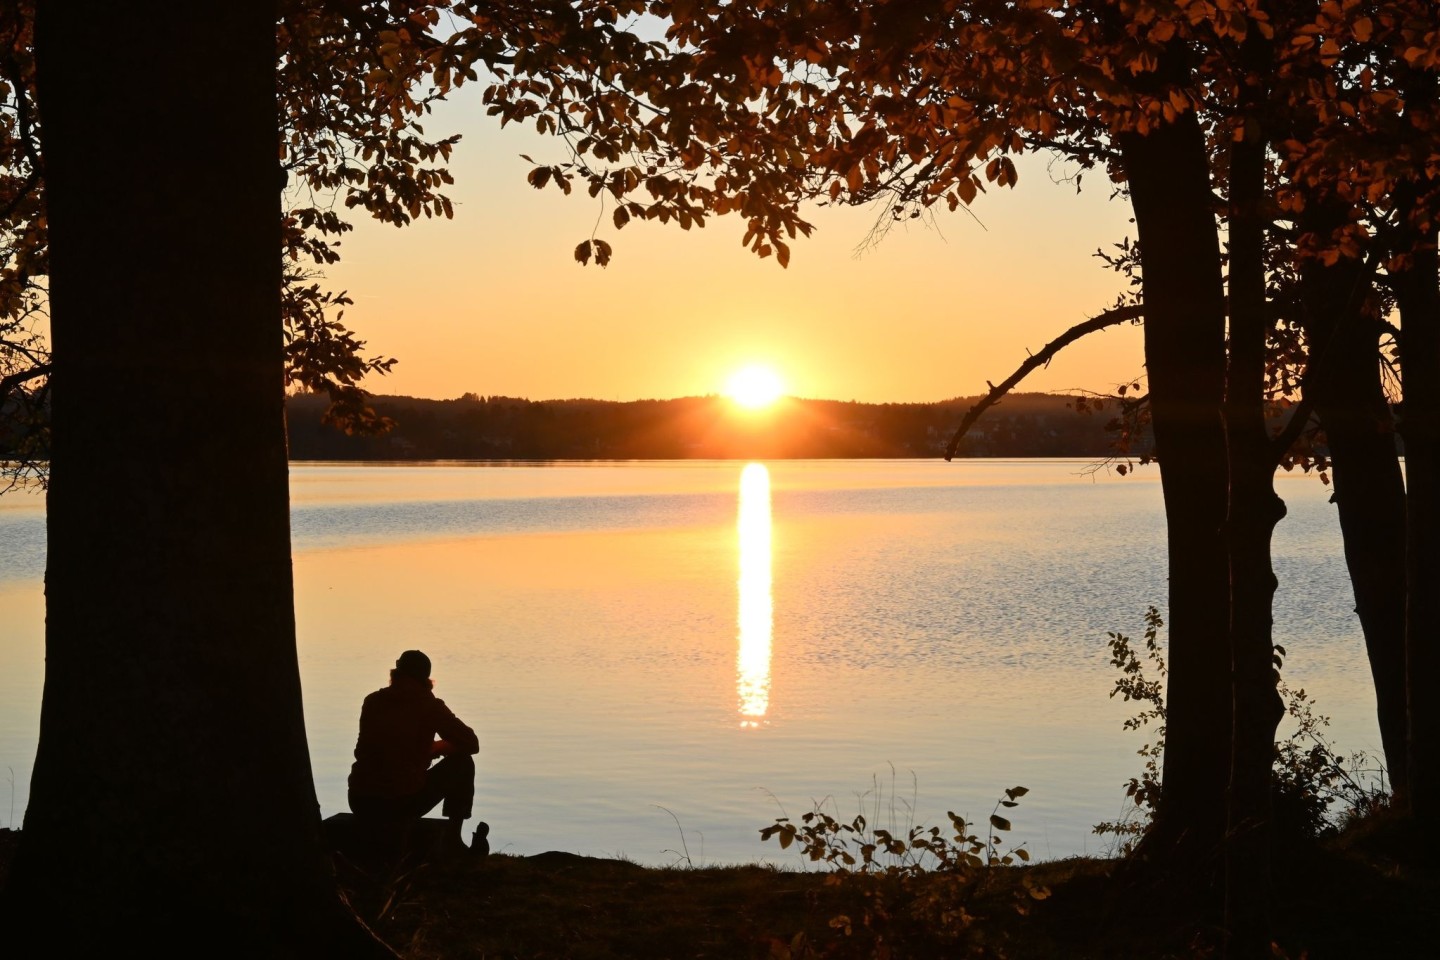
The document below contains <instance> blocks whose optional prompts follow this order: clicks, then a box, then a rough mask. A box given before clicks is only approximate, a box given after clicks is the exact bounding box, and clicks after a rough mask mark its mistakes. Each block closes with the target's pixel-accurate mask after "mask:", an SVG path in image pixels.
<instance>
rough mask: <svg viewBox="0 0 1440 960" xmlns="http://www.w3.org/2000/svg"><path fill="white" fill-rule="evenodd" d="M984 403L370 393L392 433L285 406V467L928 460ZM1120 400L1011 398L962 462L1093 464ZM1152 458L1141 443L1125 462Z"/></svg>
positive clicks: (1106, 444)
mask: <svg viewBox="0 0 1440 960" xmlns="http://www.w3.org/2000/svg"><path fill="white" fill-rule="evenodd" d="M979 399H980V398H979V397H958V398H955V399H951V400H945V401H941V402H938V403H884V404H877V403H858V402H853V401H836V400H803V399H796V398H785V399H782V400H780V401H778V402H776V403H775V404H774V405H772V406H770V407H767V408H764V409H761V410H743V409H740V408H738V407H736V406H735V405H734V404H733V403H732V402H730V401H729V400H727V399H725V398H723V397H716V396H707V397H685V398H680V399H676V400H635V401H625V402H620V401H607V400H539V401H535V400H524V399H517V398H513V397H481V396H479V395H476V394H466V395H465V396H463V397H460V398H457V399H454V400H424V399H417V398H414V397H387V396H376V397H372V398H370V399H369V401H368V402H369V404H370V406H371V407H372V408H373V409H374V411H375V413H376V414H378V415H379V416H381V417H386V418H388V419H390V420H392V421H394V426H393V428H392V429H390V430H389V431H388V432H386V433H381V434H373V435H359V434H346V433H344V432H343V431H341V430H339V429H337V428H335V427H332V426H327V425H325V424H324V423H322V418H323V416H324V413H325V410H326V408H327V407H328V400H327V399H326V398H325V397H323V396H316V395H299V396H293V397H290V398H289V399H288V401H287V420H288V426H289V435H290V455H291V460H292V461H336V462H351V461H371V462H390V461H399V462H414V461H432V460H457V461H459V460H464V461H492V462H507V461H509V462H537V461H553V460H575V461H625V460H674V461H684V460H742V459H770V460H874V459H917V458H918V459H931V458H937V457H941V456H943V455H944V452H945V448H946V446H947V444H948V443H949V441H950V438H951V436H952V435H953V434H954V431H955V429H956V427H957V426H958V425H959V423H960V420H961V418H962V417H963V416H964V414H965V412H966V411H967V410H969V409H970V407H971V406H973V405H974V404H975V403H976V402H978V400H979ZM1115 413H1116V407H1115V405H1114V404H1108V403H1105V402H1101V403H1099V404H1098V405H1097V402H1096V401H1095V400H1094V399H1090V398H1087V399H1086V400H1085V401H1084V402H1083V403H1077V402H1076V398H1074V397H1067V396H1061V395H1054V394H1039V393H1017V394H1012V395H1010V396H1007V397H1006V398H1005V399H1004V400H1002V401H1001V402H1000V403H998V404H996V405H995V407H994V408H993V409H991V410H990V411H988V412H987V413H986V415H985V416H984V417H983V418H982V419H981V420H980V422H978V423H977V424H976V425H975V426H974V428H973V429H972V430H971V431H970V432H969V433H968V434H967V435H966V437H965V438H964V440H963V441H962V442H961V444H960V447H959V449H958V451H957V457H959V458H963V459H972V458H1007V459H1016V458H1025V459H1033V458H1072V457H1075V458H1091V459H1097V460H1098V459H1104V458H1106V457H1109V456H1112V455H1114V454H1115V453H1116V449H1115V440H1116V438H1117V436H1118V435H1117V433H1116V432H1115V431H1113V430H1111V429H1108V427H1109V426H1110V425H1111V424H1112V420H1113V418H1114V416H1115ZM1148 449H1149V439H1148V437H1144V436H1142V437H1141V438H1140V441H1139V442H1138V443H1136V444H1134V445H1132V448H1131V455H1135V456H1138V455H1141V454H1143V453H1144V452H1146V451H1148Z"/></svg>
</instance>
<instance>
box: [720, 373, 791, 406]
mask: <svg viewBox="0 0 1440 960" xmlns="http://www.w3.org/2000/svg"><path fill="white" fill-rule="evenodd" d="M784 391H785V384H784V383H783V382H782V381H781V379H780V375H779V374H778V373H776V372H775V371H774V370H772V369H770V368H769V367H762V366H760V365H758V364H751V365H750V366H748V367H743V368H741V369H739V370H737V371H735V373H734V374H732V375H731V377H730V379H729V380H728V381H726V384H725V395H726V396H728V397H729V398H730V399H731V400H734V401H735V402H736V403H738V404H740V406H742V407H749V408H750V409H752V410H754V409H758V408H760V407H768V406H769V405H770V404H772V403H774V402H775V401H776V400H779V399H780V395H781V394H782V393H783V392H784Z"/></svg>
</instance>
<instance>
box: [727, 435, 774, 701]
mask: <svg viewBox="0 0 1440 960" xmlns="http://www.w3.org/2000/svg"><path fill="white" fill-rule="evenodd" d="M736 526H737V530H736V532H737V535H738V539H739V545H740V580H739V593H740V653H739V656H738V658H737V664H736V668H737V677H736V689H737V692H738V694H739V700H740V726H742V727H758V726H760V725H761V723H762V722H763V721H764V719H765V714H766V712H767V711H768V710H769V709H770V632H771V624H772V613H773V599H772V597H771V588H770V579H771V578H770V471H769V470H767V469H766V468H765V465H764V464H763V463H751V464H747V465H746V467H745V469H744V471H742V472H741V474H740V516H739V521H738V523H737V525H736Z"/></svg>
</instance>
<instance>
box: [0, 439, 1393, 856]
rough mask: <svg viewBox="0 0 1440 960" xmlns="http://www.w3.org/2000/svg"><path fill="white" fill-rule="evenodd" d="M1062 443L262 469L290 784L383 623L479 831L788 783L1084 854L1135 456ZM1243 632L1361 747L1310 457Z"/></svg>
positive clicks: (1141, 590)
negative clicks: (1109, 460)
mask: <svg viewBox="0 0 1440 960" xmlns="http://www.w3.org/2000/svg"><path fill="white" fill-rule="evenodd" d="M1087 467H1088V464H1087V462H1085V461H1044V462H1042V461H985V460H979V461H977V460H968V461H958V462H954V463H945V462H942V461H910V460H905V461H781V462H770V463H765V464H746V463H743V462H731V461H679V462H634V463H593V464H592V463H556V464H481V463H435V464H421V465H414V464H407V465H354V464H345V465H338V464H296V465H294V466H293V467H292V470H291V492H292V516H293V542H294V562H295V580H296V615H297V623H298V643H299V654H300V669H301V673H302V679H303V682H304V689H305V712H306V718H307V727H308V733H309V742H310V748H311V758H312V762H313V765H314V770H315V778H316V789H317V791H318V794H319V800H320V805H321V809H322V813H323V814H325V815H327V816H328V815H329V814H331V813H336V812H339V811H342V810H344V809H345V777H346V774H347V773H348V770H349V764H350V759H351V750H352V749H353V747H354V741H355V731H356V721H357V718H358V713H359V706H360V701H361V700H362V699H363V698H364V696H365V695H366V694H367V693H369V692H370V691H372V690H374V689H376V688H377V687H379V686H381V685H383V684H384V683H385V682H386V679H387V671H388V669H389V668H390V667H391V666H392V665H393V662H394V660H395V657H396V656H397V655H398V654H399V653H400V651H402V650H404V649H407V648H410V647H418V648H420V649H422V650H424V651H426V652H427V653H428V654H429V655H430V656H431V658H432V659H433V661H434V676H435V689H436V693H437V695H439V696H440V697H442V698H443V699H444V700H445V701H446V702H447V703H448V704H449V705H450V707H451V708H452V709H453V710H454V711H455V712H456V713H457V714H458V715H459V716H460V717H461V718H462V719H463V720H465V721H466V722H467V723H469V724H470V725H471V726H473V727H475V728H476V730H477V732H478V733H479V735H480V742H481V751H480V756H479V757H478V758H477V759H478V762H479V769H480V775H479V784H478V792H477V797H476V804H477V815H478V816H479V817H481V818H483V819H485V820H487V821H489V822H490V824H491V826H492V832H491V842H492V844H493V845H494V847H495V849H497V850H503V851H506V852H510V853H516V854H531V853H537V852H540V851H543V850H550V849H561V850H569V851H573V852H576V853H582V854H591V855H598V856H625V857H629V858H632V859H634V860H637V861H640V862H642V863H647V864H669V863H674V862H677V861H683V860H684V859H685V858H687V857H688V860H689V862H692V863H694V864H696V865H700V864H714V863H724V862H741V861H757V860H769V861H772V862H778V863H795V862H797V860H796V855H795V854H794V852H793V849H792V851H788V852H784V853H782V852H781V851H780V850H779V848H778V847H777V846H776V845H775V844H774V843H773V842H771V843H765V844H762V843H761V842H760V841H759V838H758V830H759V828H760V827H762V826H765V825H766V824H768V823H770V822H771V821H773V819H774V818H775V817H776V816H779V815H782V812H783V813H784V814H788V815H789V816H791V817H792V818H793V817H799V816H800V815H801V814H803V813H805V812H807V811H808V810H810V809H812V807H813V806H814V805H815V804H817V803H825V804H826V805H827V809H829V810H830V812H832V813H835V814H838V815H841V816H844V817H845V818H846V819H848V818H850V817H852V816H854V815H855V814H856V813H858V812H862V811H863V812H865V813H866V815H867V816H868V817H869V818H870V819H871V822H872V824H875V825H879V826H892V825H893V826H895V827H898V828H900V829H904V828H906V827H908V826H909V825H910V824H911V823H927V824H929V823H935V822H937V821H940V822H943V821H944V817H945V812H946V811H947V810H954V811H956V812H957V813H960V814H961V815H963V816H966V817H967V819H968V818H971V817H983V816H985V815H988V814H989V813H990V811H991V809H992V807H993V806H994V803H995V801H996V799H998V798H999V797H1000V796H1001V792H1002V791H1003V790H1004V789H1005V788H1007V787H1013V786H1017V785H1023V786H1026V787H1028V788H1029V789H1030V793H1029V795H1028V796H1026V797H1025V798H1024V800H1023V801H1022V802H1021V804H1020V806H1019V807H1018V808H1016V809H1015V810H1013V811H1011V813H1010V814H1009V816H1010V819H1011V820H1012V821H1013V822H1014V825H1015V829H1014V833H1013V835H1012V836H1013V838H1014V840H1015V842H1017V843H1020V842H1023V843H1025V844H1027V845H1028V847H1029V849H1030V850H1031V851H1032V853H1033V854H1034V855H1036V856H1038V857H1062V856H1068V855H1072V854H1079V853H1103V852H1106V851H1107V850H1109V849H1110V848H1111V846H1112V844H1111V841H1110V840H1109V839H1108V838H1104V837H1097V836H1095V835H1093V833H1092V832H1091V827H1092V825H1093V824H1095V823H1097V822H1099V821H1101V820H1112V819H1115V818H1116V817H1117V816H1119V815H1121V814H1122V813H1123V812H1124V811H1125V809H1126V803H1125V801H1124V797H1123V793H1122V784H1123V783H1124V782H1125V781H1126V780H1128V779H1129V777H1131V776H1132V775H1134V774H1136V773H1137V772H1138V770H1139V767H1140V760H1139V758H1138V757H1136V755H1135V751H1136V750H1137V749H1139V748H1140V746H1141V745H1142V744H1143V743H1146V742H1148V740H1147V739H1146V738H1144V737H1143V736H1141V735H1139V734H1135V733H1128V732H1126V731H1124V730H1123V729H1122V727H1121V724H1122V721H1123V720H1124V719H1125V718H1126V717H1128V716H1130V715H1131V714H1132V713H1133V712H1134V710H1133V709H1131V707H1130V705H1127V704H1124V703H1123V702H1115V701H1111V700H1110V699H1108V697H1107V694H1108V693H1109V691H1110V688H1111V686H1112V684H1113V682H1114V679H1115V669H1114V668H1113V667H1112V666H1111V665H1110V663H1109V652H1108V648H1107V645H1106V641H1107V636H1106V634H1107V631H1112V630H1118V631H1121V632H1124V633H1127V634H1130V635H1131V636H1138V635H1139V634H1140V633H1141V632H1142V630H1143V616H1144V613H1145V609H1146V607H1147V606H1148V605H1150V604H1154V605H1156V606H1157V607H1159V608H1160V609H1161V611H1162V613H1163V612H1164V609H1165V574H1164V550H1165V540H1164V526H1163V516H1162V511H1161V500H1160V488H1159V482H1158V472H1157V471H1156V470H1155V468H1146V469H1143V470H1141V471H1140V472H1139V473H1138V474H1135V475H1132V476H1129V477H1125V478H1120V477H1117V476H1114V475H1113V474H1108V473H1105V472H1104V471H1101V472H1099V473H1091V472H1090V471H1088V470H1087ZM1277 484H1278V488H1279V490H1280V494H1281V496H1282V497H1283V498H1284V499H1285V500H1286V502H1287V504H1288V506H1289V516H1288V517H1287V518H1286V519H1285V520H1284V521H1283V522H1282V523H1281V524H1280V526H1279V528H1278V529H1277V531H1276V536H1275V548H1274V555H1275V568H1276V572H1277V574H1278V576H1279V579H1280V592H1279V594H1278V597H1277V601H1276V617H1275V619H1276V631H1275V635H1276V642H1277V643H1280V644H1282V645H1284V646H1285V647H1287V649H1288V650H1289V658H1288V659H1287V662H1286V665H1285V676H1286V679H1287V681H1289V682H1290V683H1291V684H1292V685H1295V686H1301V687H1304V688H1305V689H1306V691H1307V692H1308V693H1310V694H1311V695H1312V696H1313V697H1315V698H1316V700H1317V701H1318V705H1317V710H1318V712H1320V713H1323V714H1325V715H1327V716H1329V717H1331V718H1332V720H1333V725H1332V727H1331V728H1330V731H1329V733H1330V734H1331V739H1332V740H1333V741H1335V742H1336V744H1337V746H1338V747H1339V748H1340V749H1341V750H1342V751H1350V750H1357V749H1358V750H1364V751H1367V752H1369V753H1370V754H1371V755H1372V756H1375V755H1378V754H1379V752H1380V751H1379V734H1378V732H1377V729H1376V724H1375V719H1374V716H1373V713H1374V701H1373V694H1372V693H1371V691H1370V683H1369V670H1368V666H1367V662H1366V658H1365V652H1364V647H1363V643H1362V640H1361V636H1360V630H1359V625H1358V623H1357V621H1356V619H1355V616H1354V614H1353V612H1352V608H1353V598H1352V594H1351V591H1350V586H1349V581H1348V579H1347V577H1346V573H1345V566H1344V562H1343V559H1342V557H1341V551H1340V540H1339V529H1338V524H1337V522H1336V518H1335V508H1334V507H1333V506H1332V505H1331V504H1329V502H1328V495H1329V492H1330V491H1329V489H1328V488H1326V487H1324V486H1322V485H1321V484H1320V482H1319V481H1318V480H1316V479H1314V478H1310V477H1302V476H1297V475H1287V474H1282V475H1281V476H1280V477H1279V479H1278V481H1277ZM0 544H3V546H4V549H3V551H0V624H3V628H0V631H3V632H0V657H3V664H4V668H3V670H0V774H3V775H5V776H7V778H8V781H9V783H8V786H9V787H11V788H12V789H13V791H14V800H13V806H10V809H9V812H8V813H7V797H6V789H5V788H6V786H7V784H0V817H3V818H4V819H0V826H18V825H20V822H21V820H22V819H23V811H24V806H25V797H26V795H27V792H28V784H29V777H30V767H31V764H32V762H33V758H34V749H35V741H36V737H37V735H38V721H39V701H40V691H41V682H42V675H43V659H44V656H43V621H44V601H43V595H42V592H43V586H42V579H41V578H42V574H43V567H44V505H43V499H42V498H40V497H38V496H33V495H24V494H14V493H12V494H7V495H6V496H4V497H0Z"/></svg>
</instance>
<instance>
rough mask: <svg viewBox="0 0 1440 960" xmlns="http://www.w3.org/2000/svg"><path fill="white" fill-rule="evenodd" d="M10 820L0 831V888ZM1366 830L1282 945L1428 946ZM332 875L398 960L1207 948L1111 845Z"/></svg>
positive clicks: (497, 864)
mask: <svg viewBox="0 0 1440 960" xmlns="http://www.w3.org/2000/svg"><path fill="white" fill-rule="evenodd" d="M16 837H17V835H16V834H15V833H14V832H12V831H8V830H0V890H3V887H4V883H5V880H6V872H7V868H8V865H9V860H10V856H11V855H12V853H13V850H14V846H15V839H16ZM1412 859H1413V858H1412V857H1410V856H1409V855H1408V853H1407V849H1406V848H1405V846H1404V844H1403V843H1401V842H1400V841H1398V840H1396V839H1394V838H1386V837H1384V836H1379V837H1376V836H1369V837H1361V838H1358V839H1357V838H1350V839H1349V840H1348V841H1344V842H1332V843H1330V844H1327V845H1323V846H1318V847H1314V848H1311V849H1308V850H1306V851H1303V852H1291V853H1289V854H1287V855H1285V856H1284V857H1281V858H1280V865H1279V876H1277V881H1278V883H1277V887H1278V888H1279V893H1278V901H1277V904H1276V908H1275V911H1274V916H1275V920H1276V939H1277V942H1278V949H1279V952H1278V953H1277V954H1276V955H1277V956H1280V957H1288V958H1290V960H1300V958H1302V957H1306V958H1309V960H1328V958H1337V960H1339V958H1345V960H1350V958H1371V957H1376V958H1378V957H1412V956H1430V955H1434V954H1435V952H1436V949H1437V945H1436V942H1435V941H1436V931H1437V930H1440V872H1437V870H1436V869H1435V868H1434V867H1433V866H1432V865H1431V864H1432V863H1433V861H1428V862H1422V863H1420V864H1415V863H1412V862H1407V861H1410V860H1412ZM338 869H339V875H340V879H341V883H342V887H344V889H345V890H346V892H347V895H348V897H349V899H350V901H351V904H352V905H353V906H354V907H355V909H356V911H357V912H358V913H359V914H360V915H361V916H362V917H363V918H364V919H365V921H366V922H367V923H369V924H370V925H371V926H372V928H373V929H374V930H375V931H376V932H377V933H378V934H379V935H380V936H381V937H382V938H384V939H385V940H386V941H387V942H388V943H390V944H391V945H392V946H393V947H394V948H395V949H396V950H397V951H398V952H399V953H400V954H401V956H403V957H406V958H408V960H438V958H447V960H448V958H461V957H465V958H471V957H485V958H573V960H611V958H626V960H630V958H634V960H650V958H655V960H659V958H766V960H799V958H809V957H838V958H852V957H853V958H860V957H879V958H900V957H921V958H931V957H1008V958H1011V960H1036V958H1050V957H1064V958H1075V960H1086V958H1097V960H1098V958H1129V957H1134V958H1142V957H1143V958H1161V957H1175V958H1188V957H1210V956H1216V957H1218V956H1219V952H1218V951H1217V950H1216V949H1215V947H1216V944H1217V943H1218V928H1217V926H1216V925H1215V924H1213V923H1207V922H1204V921H1201V922H1198V923H1197V921H1196V919H1195V917H1196V911H1195V901H1194V897H1193V896H1192V895H1190V894H1177V893H1175V892H1174V891H1173V890H1172V891H1170V892H1168V893H1167V892H1166V885H1165V884H1164V883H1163V882H1157V880H1156V878H1155V877H1154V875H1153V874H1147V873H1145V872H1143V871H1137V870H1136V869H1135V868H1134V867H1133V865H1127V864H1126V863H1124V862H1122V861H1116V860H1093V859H1075V860H1065V861H1057V862H1052V863H1042V864H1038V865H1035V866H1033V867H1027V868H1023V869H1016V868H997V869H992V870H986V871H982V872H981V875H980V878H979V879H978V880H973V881H969V882H965V883H959V882H955V881H953V880H949V879H947V878H944V877H935V876H931V877H922V878H912V879H910V880H908V881H900V880H898V879H896V878H889V879H870V878H857V877H848V878H840V879H839V881H838V882H837V878H835V877H834V876H833V875H830V874H827V873H825V872H821V871H808V872H807V871H804V870H800V869H798V868H797V869H793V870H785V869H773V868H769V867H760V866H744V867H724V868H706V869H696V868H688V867H686V868H673V869H653V868H646V867H641V866H638V865H636V864H633V863H627V862H625V861H619V860H602V859H595V858H589V857H579V856H575V855H573V854H568V853H553V852H552V853H544V854H539V855H537V856H531V857H517V856H507V855H503V854H497V855H492V856H490V857H488V858H484V859H472V858H468V857H467V858H463V859H453V860H449V861H445V862H438V863H434V864H425V865H419V866H415V867H413V868H411V869H408V870H407V871H405V872H403V873H400V874H391V875H386V876H383V877H377V876H376V875H374V874H373V873H366V872H363V871H361V870H359V869H358V868H356V867H355V866H353V865H352V864H349V863H348V862H346V861H344V860H341V861H339V863H338Z"/></svg>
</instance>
